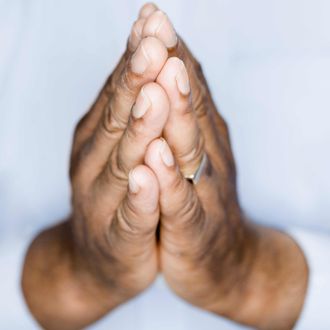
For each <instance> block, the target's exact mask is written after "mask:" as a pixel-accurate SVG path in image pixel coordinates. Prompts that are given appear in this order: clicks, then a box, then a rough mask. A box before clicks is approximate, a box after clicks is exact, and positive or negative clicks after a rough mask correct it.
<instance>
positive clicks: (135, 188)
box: [128, 170, 140, 194]
mask: <svg viewBox="0 0 330 330" xmlns="http://www.w3.org/2000/svg"><path fill="white" fill-rule="evenodd" d="M128 189H129V191H130V192H131V193H133V194H137V193H138V192H139V190H140V187H139V185H138V184H137V182H136V180H135V178H134V170H132V171H130V172H129V174H128Z"/></svg>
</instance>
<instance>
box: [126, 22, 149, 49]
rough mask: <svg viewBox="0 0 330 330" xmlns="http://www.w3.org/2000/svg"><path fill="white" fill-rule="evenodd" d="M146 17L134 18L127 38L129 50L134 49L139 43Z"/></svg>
mask: <svg viewBox="0 0 330 330" xmlns="http://www.w3.org/2000/svg"><path fill="white" fill-rule="evenodd" d="M145 21H146V19H145V18H143V17H141V18H139V19H138V20H136V21H135V22H134V24H133V26H132V30H131V33H130V36H129V38H128V49H130V51H132V52H133V51H135V50H136V48H137V47H138V45H139V44H140V42H141V40H142V39H143V38H142V30H143V26H144V24H145Z"/></svg>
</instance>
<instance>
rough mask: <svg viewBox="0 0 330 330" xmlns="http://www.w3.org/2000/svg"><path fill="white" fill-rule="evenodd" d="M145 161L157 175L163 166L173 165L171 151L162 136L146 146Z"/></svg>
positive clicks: (170, 166) (169, 166)
mask: <svg viewBox="0 0 330 330" xmlns="http://www.w3.org/2000/svg"><path fill="white" fill-rule="evenodd" d="M145 163H146V164H147V165H148V166H150V167H151V168H152V170H153V171H154V172H155V173H156V175H158V176H159V174H160V172H161V171H162V170H163V169H164V167H165V168H172V167H173V166H174V165H175V160H174V156H173V153H172V151H171V149H170V147H169V145H168V144H167V142H166V140H165V139H163V138H159V139H156V140H154V141H152V142H151V143H150V145H149V146H148V149H147V152H146V155H145Z"/></svg>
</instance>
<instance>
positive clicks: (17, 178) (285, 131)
mask: <svg viewBox="0 0 330 330" xmlns="http://www.w3.org/2000/svg"><path fill="white" fill-rule="evenodd" d="M141 4H142V2H141V1H129V0H118V1H113V0H99V1H78V0H71V1H64V0H62V1H52V0H49V1H42V0H13V1H11V0H7V1H6V0H0V328H1V329H23V328H24V329H35V328H36V325H34V323H33V321H32V320H31V319H30V317H29V314H28V313H27V311H26V307H25V305H24V303H23V300H22V297H21V293H20V290H19V277H20V268H21V263H22V259H23V255H24V251H25V249H26V247H27V245H28V243H29V241H30V240H31V238H32V237H33V235H35V233H36V232H38V231H39V230H40V229H42V228H44V227H45V226H47V225H49V224H51V223H54V222H56V221H58V220H59V219H63V218H64V217H65V216H66V215H67V214H68V212H69V210H70V205H69V198H70V191H69V183H68V178H67V171H68V158H69V152H70V143H71V137H72V132H73V129H74V125H75V123H76V122H77V120H78V119H79V117H81V116H82V114H83V113H84V112H85V111H86V110H87V109H88V107H89V105H90V104H91V103H92V101H93V100H94V98H95V96H96V94H97V92H98V90H99V89H100V88H101V86H102V84H103V82H104V80H105V79H106V77H107V75H108V74H109V73H110V72H111V70H112V68H113V66H114V65H115V63H116V61H117V60H118V58H119V56H120V54H121V53H122V51H123V49H124V47H125V43H126V38H127V35H128V33H129V29H130V26H131V24H132V22H133V20H134V19H135V17H136V14H137V12H138V8H139V6H140V5H141ZM158 4H159V6H160V7H161V8H162V9H164V10H165V11H167V13H168V14H169V16H170V18H171V19H172V21H173V22H174V25H175V27H176V29H177V31H178V32H179V33H180V34H181V35H182V36H183V37H184V39H185V40H187V43H188V45H189V46H190V47H191V48H192V50H193V52H194V54H195V55H196V57H198V58H199V60H200V61H201V63H202V65H203V68H204V72H205V74H206V76H207V78H208V80H209V83H210V86H211V89H212V91H213V95H214V97H215V99H216V102H217V104H218V105H219V110H220V111H221V113H222V114H223V115H224V117H225V118H226V119H227V121H228V123H229V126H230V129H231V135H232V142H233V148H234V152H235V156H236V160H237V167H238V173H239V191H240V197H241V201H242V205H243V207H244V209H245V210H246V212H247V213H248V214H249V215H250V216H251V217H252V218H253V219H255V220H257V221H262V222H265V223H270V224H273V225H275V226H281V227H285V226H289V225H290V226H297V227H305V228H312V230H316V231H322V232H328V233H329V232H330V220H329V218H330V202H329V199H330V174H329V169H330V152H329V146H330V130H329V120H330V115H329V113H330V91H329V89H330V33H329V31H330V20H329V14H330V2H329V1H327V0H309V1H307V0H289V1H288V0H269V1H264V0H249V1H247V0H236V1H233V0H232V1H229V0H220V1H215V0H214V1H211V0H208V1H177V0H172V1H169V0H167V1H165V0H164V1H159V2H158ZM150 306H152V308H153V311H152V312H151V311H148V308H150ZM185 313H189V315H190V316H189V317H188V318H185V319H184V318H183V317H182V315H184V314H185ZM108 321H109V322H110V323H109V324H110V325H111V324H112V327H111V329H117V325H118V324H121V325H122V326H121V328H124V329H136V328H139V325H141V326H142V328H143V329H147V328H148V329H149V328H150V329H169V328H171V329H183V328H187V329H188V328H189V329H192V328H194V329H195V328H196V329H202V328H208V329H214V328H216V327H217V328H225V329H229V328H230V326H229V325H224V324H223V323H222V322H220V321H219V319H218V318H217V317H213V316H210V315H207V314H206V313H203V312H201V311H197V310H191V309H190V307H189V306H187V305H185V304H184V303H182V302H180V301H179V300H176V298H174V297H173V296H172V295H171V294H170V292H169V291H168V290H167V289H166V287H165V285H164V283H163V282H162V281H160V282H159V283H158V284H157V285H156V286H155V287H153V288H152V289H151V290H149V291H148V292H147V293H146V294H145V295H143V296H141V297H139V298H137V300H135V301H133V302H131V303H130V304H128V305H126V306H123V307H121V308H120V310H119V311H117V312H115V313H114V314H113V315H112V316H110V320H105V321H104V322H108ZM111 322H112V323H111ZM139 322H140V323H139ZM104 324H106V323H102V324H101V325H99V328H100V329H105V328H106V329H108V328H109V326H106V325H104ZM203 325H204V326H205V327H204V326H203ZM118 327H119V326H118Z"/></svg>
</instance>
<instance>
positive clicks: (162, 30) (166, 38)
mask: <svg viewBox="0 0 330 330" xmlns="http://www.w3.org/2000/svg"><path fill="white" fill-rule="evenodd" d="M156 15H157V18H156V19H157V20H158V22H159V23H158V27H157V28H156V29H155V35H159V36H160V37H161V39H162V40H163V42H164V44H165V46H166V47H167V48H173V47H174V46H175V45H176V44H177V42H178V37H177V35H176V32H175V30H174V27H173V25H172V23H171V21H170V20H169V18H168V17H167V15H166V14H165V13H163V12H162V11H158V12H157V13H156Z"/></svg>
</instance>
